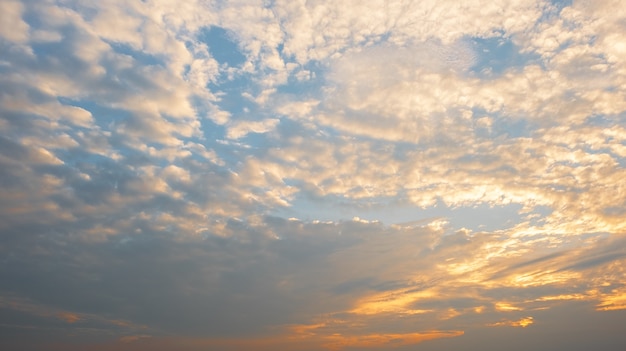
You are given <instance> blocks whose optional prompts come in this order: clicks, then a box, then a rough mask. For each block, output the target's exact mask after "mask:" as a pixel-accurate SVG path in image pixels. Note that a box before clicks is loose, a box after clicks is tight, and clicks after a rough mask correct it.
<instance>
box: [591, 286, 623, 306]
mask: <svg viewBox="0 0 626 351" xmlns="http://www.w3.org/2000/svg"><path fill="white" fill-rule="evenodd" d="M596 309H598V310H599V311H616V310H626V291H619V290H613V291H612V294H610V295H605V296H602V297H601V299H600V303H599V304H598V305H596Z"/></svg>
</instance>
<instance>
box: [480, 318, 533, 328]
mask: <svg viewBox="0 0 626 351" xmlns="http://www.w3.org/2000/svg"><path fill="white" fill-rule="evenodd" d="M534 322H535V321H534V319H533V317H524V318H522V319H520V320H517V321H502V322H497V323H492V324H487V326H489V327H503V326H508V327H522V328H526V327H527V326H529V325H531V324H533V323H534Z"/></svg>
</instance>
